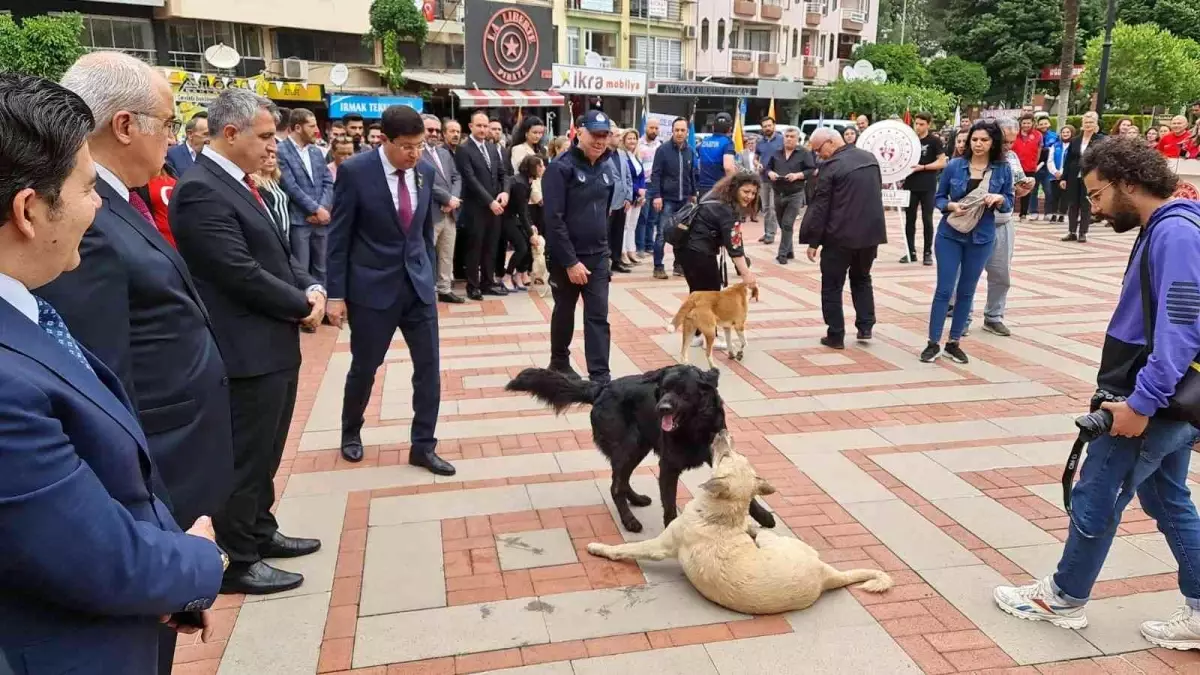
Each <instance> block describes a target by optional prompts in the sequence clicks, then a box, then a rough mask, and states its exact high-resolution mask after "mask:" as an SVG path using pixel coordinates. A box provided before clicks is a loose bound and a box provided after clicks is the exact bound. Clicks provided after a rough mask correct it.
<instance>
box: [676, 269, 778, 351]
mask: <svg viewBox="0 0 1200 675" xmlns="http://www.w3.org/2000/svg"><path fill="white" fill-rule="evenodd" d="M749 297H753V298H754V300H755V301H757V300H758V286H757V285H755V286H747V285H746V284H745V283H737V284H734V285H732V286H730V287H729V288H726V289H725V290H723V291H696V292H695V293H692V294H691V295H689V296H688V298H687V300H684V301H683V306H682V307H680V308H679V311H678V312H676V313H675V318H674V319H672V320H671V325H670V326H669V327H668V328H667V332H669V333H673V332H675V331H676V330H677V329H679V328H682V329H683V347H682V349H681V350H680V353H679V362H680V363H687V362H688V346H689V343H690V342H691V339H692V333H694V332H695V331H696V330H699V331H700V334H701V335H703V336H704V351H705V356H707V357H708V367H709V368H716V365H715V364H714V363H713V357H712V353H713V344H714V343H715V342H716V340H717V328H718V327H720V328H724V329H725V344H726V347H725V349H726V350H727V351H728V353H729V357H730V358H732V359H734V360H736V361H740V360H741V358H742V356H743V355H744V354H745V350H746V315H747V314H748V313H749V312H750V301H749V299H748V298H749ZM730 329H733V330H736V331H737V334H738V342H739V343H740V344H739V345H738V347H737V349H736V350H735V349H734V348H733V338H732V336H731V335H730Z"/></svg>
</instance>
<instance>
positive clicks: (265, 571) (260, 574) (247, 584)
mask: <svg viewBox="0 0 1200 675" xmlns="http://www.w3.org/2000/svg"><path fill="white" fill-rule="evenodd" d="M302 583H304V575H302V574H296V573H295V572H285V571H284V570H281V569H276V568H274V567H271V566H270V565H268V564H267V563H265V562H263V561H261V560H259V561H258V562H256V563H254V564H253V565H237V564H235V565H232V566H230V568H229V569H228V570H226V571H225V576H224V578H222V579H221V592H222V593H245V594H247V595H270V594H271V593H282V592H284V591H290V590H292V589H293V588H296V587H297V586H299V585H300V584H302Z"/></svg>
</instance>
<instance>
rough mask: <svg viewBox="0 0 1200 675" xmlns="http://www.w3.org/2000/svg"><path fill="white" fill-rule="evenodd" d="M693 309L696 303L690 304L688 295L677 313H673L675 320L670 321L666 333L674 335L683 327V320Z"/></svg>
mask: <svg viewBox="0 0 1200 675" xmlns="http://www.w3.org/2000/svg"><path fill="white" fill-rule="evenodd" d="M695 308H696V303H695V302H692V296H690V295H689V296H688V299H687V300H684V301H683V305H682V306H681V307H680V308H679V311H678V312H675V318H673V319H671V323H670V324H669V325H668V326H667V332H668V333H674V332H675V331H677V330H679V329H680V327H682V326H683V320H684V319H686V318H687V315H688V314H690V313H691V311H692V310H693V309H695Z"/></svg>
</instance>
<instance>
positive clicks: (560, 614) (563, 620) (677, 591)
mask: <svg viewBox="0 0 1200 675" xmlns="http://www.w3.org/2000/svg"><path fill="white" fill-rule="evenodd" d="M540 602H541V603H542V604H543V605H544V606H543V614H544V616H545V619H546V628H547V630H549V632H550V639H551V640H552V641H554V642H564V641H567V640H582V639H587V638H598V637H605V636H608V635H621V634H623V633H630V632H641V631H654V630H664V629H667V628H678V627H681V626H697V625H704V624H709V623H723V622H726V621H737V620H739V619H745V618H747V617H746V615H744V614H738V613H737V612H731V611H729V610H727V609H723V608H721V607H718V606H717V605H714V604H712V603H711V602H709V601H708V600H705V599H704V597H703V596H701V595H700V594H699V593H697V592H696V591H695V589H693V588H692V587H691V585H690V584H688V583H687V582H686V581H685V582H664V583H650V584H647V585H645V586H633V587H627V588H613V589H605V590H599V591H581V592H576V593H562V594H560V595H550V596H543V597H541V598H540Z"/></svg>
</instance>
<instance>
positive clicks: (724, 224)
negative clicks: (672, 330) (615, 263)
mask: <svg viewBox="0 0 1200 675" xmlns="http://www.w3.org/2000/svg"><path fill="white" fill-rule="evenodd" d="M759 186H760V182H759V179H758V176H757V175H755V174H747V173H738V174H734V175H732V176H726V177H725V178H723V179H722V180H721V181H719V182H718V183H717V184H716V185H714V186H713V189H712V191H710V192H709V193H708V194H706V195H704V197H702V198H701V200H700V202H701V204H700V210H699V211H698V212H697V213H696V218H695V220H693V221H692V226H691V228H690V229H689V233H688V239H687V243H686V245H684V246H681V247H677V248H676V249H675V257H676V258H677V259H678V260H679V263H680V265H681V266H682V267H683V276H684V278H685V279H687V284H688V292H689V293H692V292H695V291H719V290H721V268H720V265H719V264H718V263H717V259H718V258H719V254H720V251H721V247H724V248H725V250H726V251H727V252H728V253H729V257H730V258H731V259H732V260H733V266H734V267H735V268H736V269H737V272H738V274H739V275H741V277H742V281H743V282H744V283H745V284H746V285H747V286H750V287H755V286H757V282H756V281H755V279H754V273H753V272H751V271H750V266H749V265H748V264H747V262H746V253H745V251H743V250H742V224H741V221H742V218H743V214H746V213H751V212H753V211H754V210H755V205H756V204H757V203H758V191H759ZM705 202H708V203H705Z"/></svg>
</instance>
